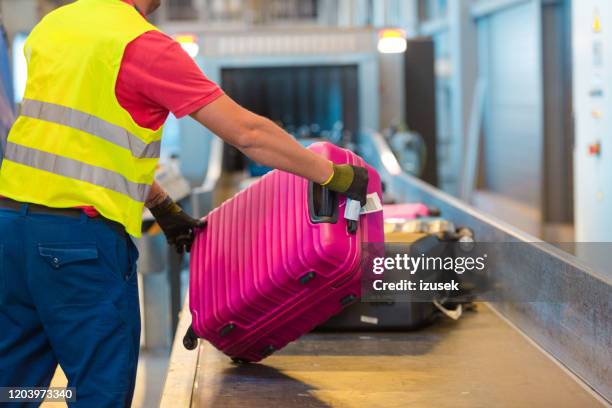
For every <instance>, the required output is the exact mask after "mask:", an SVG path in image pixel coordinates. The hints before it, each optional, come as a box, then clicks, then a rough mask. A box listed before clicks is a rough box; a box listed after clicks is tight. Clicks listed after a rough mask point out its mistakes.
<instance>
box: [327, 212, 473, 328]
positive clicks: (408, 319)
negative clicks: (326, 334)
mask: <svg viewBox="0 0 612 408" xmlns="http://www.w3.org/2000/svg"><path fill="white" fill-rule="evenodd" d="M387 221H389V220H387ZM391 221H392V222H386V223H385V241H386V242H387V243H395V244H406V245H401V247H402V251H406V252H405V253H407V254H411V255H413V256H416V255H417V254H421V253H424V254H425V255H426V256H443V257H447V256H456V254H455V252H456V250H457V245H456V243H457V242H458V241H459V240H462V241H469V240H472V239H473V236H472V235H473V234H472V232H471V231H470V230H469V229H466V228H460V229H457V228H455V226H454V225H453V224H452V223H451V222H449V221H447V220H445V219H443V218H438V217H432V218H421V219H415V220H406V221H404V222H397V221H398V220H395V219H394V220H391ZM395 244H391V245H386V252H387V253H386V256H388V257H389V256H395V254H397V253H398V247H400V245H395ZM389 252H392V253H389ZM397 279H398V280H399V279H400V277H397ZM427 279H428V280H430V281H435V282H447V281H449V280H451V279H457V275H456V274H455V273H452V272H451V273H448V271H434V272H432V273H428V278H427ZM389 280H391V281H393V280H394V278H393V277H388V276H385V281H389ZM472 307H473V304H472V297H471V295H470V293H468V291H467V290H464V291H462V293H461V296H460V297H458V296H456V295H452V296H449V294H447V293H443V292H439V293H436V294H435V295H434V296H433V297H432V298H431V299H424V298H420V299H418V301H406V300H405V299H402V301H392V300H389V301H380V302H378V301H377V302H366V301H364V300H362V301H361V302H358V303H355V304H354V305H351V306H350V307H348V308H346V309H345V310H344V311H343V312H342V313H340V314H339V315H337V316H334V317H332V318H331V319H329V320H328V321H327V322H326V323H325V324H323V325H322V326H320V327H319V329H320V330H323V331H337V330H346V331H385V330H388V331H392V330H416V329H420V328H423V327H426V326H428V325H431V324H432V323H434V322H435V321H436V320H437V319H439V318H441V317H444V316H446V317H447V318H451V319H453V320H458V319H459V318H460V317H461V315H462V312H463V311H464V309H469V308H472Z"/></svg>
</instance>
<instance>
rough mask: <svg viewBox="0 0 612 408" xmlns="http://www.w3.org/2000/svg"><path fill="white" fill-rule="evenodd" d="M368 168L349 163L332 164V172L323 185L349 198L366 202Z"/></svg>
mask: <svg viewBox="0 0 612 408" xmlns="http://www.w3.org/2000/svg"><path fill="white" fill-rule="evenodd" d="M368 181H369V177H368V170H367V169H366V168H365V167H359V166H353V165H350V164H334V174H333V175H332V176H331V177H330V179H329V180H328V181H327V182H326V183H324V184H322V185H323V187H326V188H328V189H330V190H331V191H336V192H338V193H341V194H345V195H346V196H347V197H348V198H350V199H351V200H355V201H359V202H360V203H361V206H364V205H365V204H366V200H367V195H368Z"/></svg>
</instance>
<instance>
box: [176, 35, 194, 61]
mask: <svg viewBox="0 0 612 408" xmlns="http://www.w3.org/2000/svg"><path fill="white" fill-rule="evenodd" d="M174 40H175V41H176V42H178V43H179V44H180V45H181V47H182V48H183V49H184V50H185V52H186V53H187V54H188V55H189V56H190V57H191V58H195V57H197V56H198V54H199V53H200V46H199V45H198V37H196V36H195V35H193V34H177V35H175V36H174Z"/></svg>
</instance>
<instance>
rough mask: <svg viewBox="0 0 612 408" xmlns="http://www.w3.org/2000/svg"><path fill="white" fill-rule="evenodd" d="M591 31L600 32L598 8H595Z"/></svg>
mask: <svg viewBox="0 0 612 408" xmlns="http://www.w3.org/2000/svg"><path fill="white" fill-rule="evenodd" d="M593 31H595V32H596V33H600V32H601V17H600V16H599V10H595V17H594V19H593Z"/></svg>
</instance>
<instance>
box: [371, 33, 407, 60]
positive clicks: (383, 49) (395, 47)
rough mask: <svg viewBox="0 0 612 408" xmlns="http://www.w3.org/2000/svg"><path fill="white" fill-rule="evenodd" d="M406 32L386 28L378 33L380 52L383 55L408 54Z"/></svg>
mask: <svg viewBox="0 0 612 408" xmlns="http://www.w3.org/2000/svg"><path fill="white" fill-rule="evenodd" d="M407 48H408V44H407V42H406V32H405V31H404V30H400V29H396V28H386V29H383V30H380V31H379V32H378V51H379V52H380V53H382V54H401V53H403V52H406V49H407Z"/></svg>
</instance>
